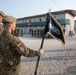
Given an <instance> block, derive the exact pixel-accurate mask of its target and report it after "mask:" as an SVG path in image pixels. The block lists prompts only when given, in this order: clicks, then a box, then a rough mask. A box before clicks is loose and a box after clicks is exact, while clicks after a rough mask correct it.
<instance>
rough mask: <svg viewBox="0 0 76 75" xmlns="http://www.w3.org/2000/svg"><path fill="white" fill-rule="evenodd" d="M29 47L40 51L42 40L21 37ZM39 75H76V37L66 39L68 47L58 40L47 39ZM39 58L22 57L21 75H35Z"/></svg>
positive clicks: (25, 36) (27, 36)
mask: <svg viewBox="0 0 76 75" xmlns="http://www.w3.org/2000/svg"><path fill="white" fill-rule="evenodd" d="M19 38H20V39H21V40H22V41H23V42H24V43H25V45H26V46H27V47H30V48H31V49H34V50H38V49H39V48H40V45H41V40H42V38H35V37H31V36H30V35H24V37H19ZM43 50H44V54H43V55H41V58H40V62H39V66H38V70H37V75H76V37H66V46H63V45H62V44H61V42H60V41H58V40H56V39H45V40H44V44H43ZM36 61H37V57H32V58H27V57H23V56H22V57H21V68H20V69H21V70H20V75H34V71H35V67H36Z"/></svg>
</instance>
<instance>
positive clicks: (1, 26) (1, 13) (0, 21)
mask: <svg viewBox="0 0 76 75" xmlns="http://www.w3.org/2000/svg"><path fill="white" fill-rule="evenodd" d="M3 16H5V13H4V12H3V11H0V34H1V32H2V31H3V25H2V17H3Z"/></svg>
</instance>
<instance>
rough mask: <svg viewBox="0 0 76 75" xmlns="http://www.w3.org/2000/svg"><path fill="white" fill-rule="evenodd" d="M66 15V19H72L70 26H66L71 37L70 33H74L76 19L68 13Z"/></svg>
mask: <svg viewBox="0 0 76 75" xmlns="http://www.w3.org/2000/svg"><path fill="white" fill-rule="evenodd" d="M65 15H66V16H65V19H70V25H66V35H69V32H70V31H72V32H73V33H74V17H73V16H72V15H70V14H68V13H66V14H65Z"/></svg>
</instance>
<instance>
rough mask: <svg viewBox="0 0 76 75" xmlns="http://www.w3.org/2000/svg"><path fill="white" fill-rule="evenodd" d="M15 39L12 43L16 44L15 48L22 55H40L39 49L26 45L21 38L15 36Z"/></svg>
mask: <svg viewBox="0 0 76 75" xmlns="http://www.w3.org/2000/svg"><path fill="white" fill-rule="evenodd" d="M13 39H14V40H13V43H12V45H13V46H14V49H15V50H17V52H18V53H19V54H20V55H23V56H25V57H34V56H39V55H40V52H39V51H35V50H32V49H30V48H28V47H26V45H24V43H23V42H22V41H21V40H20V39H19V38H17V37H14V38H13Z"/></svg>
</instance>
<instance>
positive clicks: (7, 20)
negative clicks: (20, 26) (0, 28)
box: [2, 15, 16, 23]
mask: <svg viewBox="0 0 76 75" xmlns="http://www.w3.org/2000/svg"><path fill="white" fill-rule="evenodd" d="M10 22H16V18H15V17H13V16H9V15H6V16H4V17H3V18H2V23H10Z"/></svg>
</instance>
